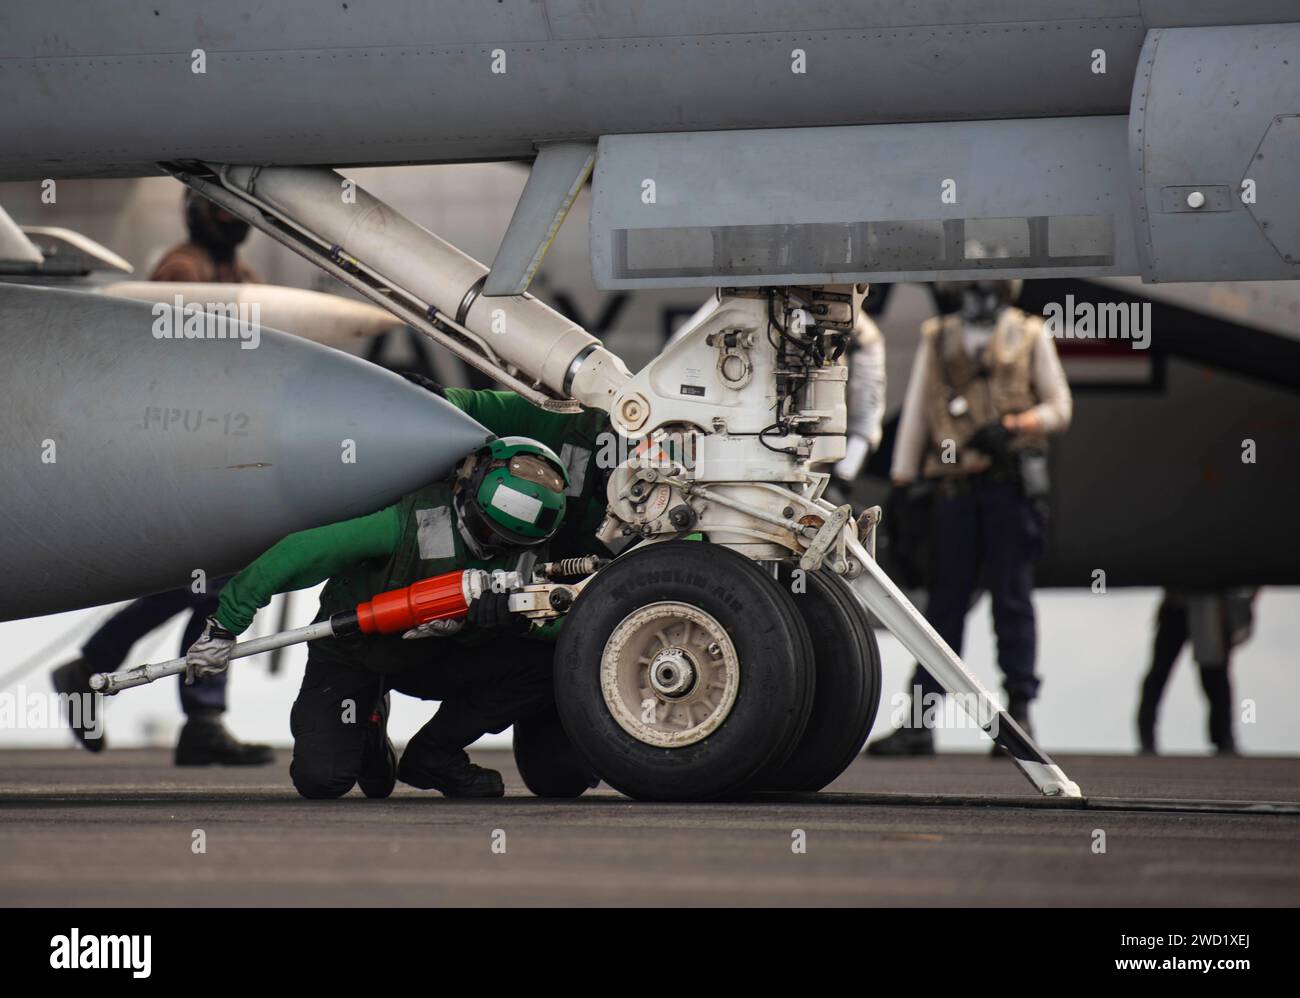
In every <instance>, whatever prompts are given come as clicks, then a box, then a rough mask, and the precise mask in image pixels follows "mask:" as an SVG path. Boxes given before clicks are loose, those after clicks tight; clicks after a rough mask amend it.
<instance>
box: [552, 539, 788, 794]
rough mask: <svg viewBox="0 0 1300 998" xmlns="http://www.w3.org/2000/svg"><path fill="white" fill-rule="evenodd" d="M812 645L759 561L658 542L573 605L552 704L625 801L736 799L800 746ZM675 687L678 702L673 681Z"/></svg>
mask: <svg viewBox="0 0 1300 998" xmlns="http://www.w3.org/2000/svg"><path fill="white" fill-rule="evenodd" d="M811 648H812V644H811V640H810V638H809V635H808V633H807V629H806V627H805V625H804V623H803V620H802V618H801V617H800V615H799V613H798V611H797V610H796V609H795V605H794V602H793V600H792V598H791V596H790V594H789V592H788V591H786V590H784V589H783V588H782V587H781V586H780V585H779V584H778V583H777V581H776V580H775V579H773V578H772V577H771V575H770V574H767V573H765V572H764V571H763V569H761V568H760V567H759V566H758V565H757V564H755V563H754V562H752V561H750V560H749V559H747V558H745V557H743V556H741V555H739V554H736V553H735V552H734V551H731V550H729V549H727V548H724V547H721V546H719V545H715V544H708V543H703V542H696V541H669V542H666V543H662V544H654V545H650V546H649V547H646V548H642V549H639V550H636V551H633V552H631V553H630V554H627V555H624V556H623V557H621V558H619V559H617V560H616V561H615V562H614V563H613V564H612V565H610V566H609V567H608V568H605V569H603V570H602V571H601V572H600V574H599V575H597V577H596V578H595V579H594V580H593V581H592V582H591V583H590V584H589V585H588V586H587V587H586V589H585V590H584V591H583V592H582V593H581V595H579V597H578V599H577V600H576V601H575V603H574V605H573V608H572V609H571V610H570V611H569V613H568V615H567V617H566V619H565V621H564V625H563V627H562V629H561V631H560V638H559V642H558V644H557V646H556V654H555V699H556V706H557V708H558V710H559V713H560V719H561V720H562V721H563V723H564V727H565V730H566V731H567V732H568V734H569V738H570V739H571V740H572V741H573V743H574V744H575V745H576V746H577V747H578V750H579V751H580V752H582V754H583V755H584V756H585V757H586V758H587V760H588V761H589V762H590V763H591V764H592V767H593V768H594V769H595V770H596V772H597V773H598V774H599V775H600V777H601V778H602V779H603V780H604V781H605V782H606V783H608V784H609V785H610V786H612V787H614V788H615V789H616V790H618V791H620V792H622V793H624V794H626V795H627V796H629V797H633V798H636V799H639V800H712V799H717V798H720V797H728V796H733V795H736V794H738V793H740V792H741V791H742V790H743V789H744V788H746V787H747V785H749V784H751V783H752V782H753V780H754V778H755V777H756V776H757V775H758V774H759V773H760V772H762V771H763V770H764V769H765V768H766V767H769V766H771V765H774V764H775V763H776V762H778V761H779V760H781V759H783V758H785V757H786V756H787V755H788V754H789V753H790V752H791V751H792V750H793V747H794V746H796V745H797V744H798V740H799V738H800V736H801V734H802V732H803V728H804V725H805V724H806V723H807V719H808V714H809V711H810V709H811V706H812V696H811V695H810V684H811V683H812V682H813V669H812V661H811ZM679 653H680V656H679ZM652 673H653V674H654V677H655V680H654V681H655V682H656V683H658V684H659V685H653V684H652V681H651V676H652ZM683 677H687V678H688V679H689V683H690V684H689V685H688V686H687V689H688V690H689V692H686V693H679V692H677V691H676V690H675V689H673V688H672V687H671V683H672V682H673V681H678V682H681V681H683ZM647 705H648V706H647ZM638 708H639V710H638ZM647 715H650V716H652V717H653V720H651V721H647V720H646V718H647ZM684 719H685V720H684Z"/></svg>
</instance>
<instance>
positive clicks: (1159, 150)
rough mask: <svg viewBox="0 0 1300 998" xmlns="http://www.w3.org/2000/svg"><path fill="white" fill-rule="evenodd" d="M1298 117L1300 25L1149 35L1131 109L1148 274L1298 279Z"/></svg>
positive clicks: (1142, 244) (1164, 277)
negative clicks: (1249, 188) (1250, 186)
mask: <svg viewBox="0 0 1300 998" xmlns="http://www.w3.org/2000/svg"><path fill="white" fill-rule="evenodd" d="M1297 113H1300V25H1296V24H1274V25H1267V26H1250V25H1246V26H1233V27H1213V28H1180V29H1170V30H1159V31H1152V32H1151V33H1150V34H1149V35H1148V36H1147V41H1146V45H1145V47H1144V49H1143V65H1142V68H1141V71H1140V73H1139V77H1138V85H1137V86H1136V87H1135V90H1134V97H1133V111H1132V113H1131V114H1130V129H1131V134H1130V143H1131V149H1132V166H1133V170H1134V174H1135V177H1134V179H1135V181H1136V182H1137V187H1136V191H1135V203H1136V206H1137V220H1138V224H1139V230H1138V231H1139V236H1140V238H1139V250H1140V253H1141V256H1142V263H1143V268H1142V277H1143V279H1144V280H1147V281H1157V280H1174V281H1200V280H1231V279H1233V278H1250V279H1256V280H1258V279H1269V278H1272V279H1282V280H1286V279H1295V278H1297V277H1300V247H1298V248H1297V249H1296V251H1295V252H1294V253H1290V254H1289V255H1290V256H1291V259H1289V260H1288V259H1287V258H1286V255H1287V246H1288V243H1287V240H1288V235H1287V233H1290V234H1295V235H1294V236H1293V238H1295V240H1296V242H1297V243H1300V233H1298V230H1297V229H1296V224H1297V223H1296V220H1297V218H1300V214H1297V210H1296V209H1297V205H1300V132H1296V131H1294V130H1293V129H1291V128H1289V127H1288V126H1289V124H1290V120H1291V119H1294V117H1295V115H1296V114H1297ZM1252 179H1253V180H1254V181H1255V184H1254V186H1255V190H1254V191H1253V198H1254V203H1253V204H1252V203H1243V188H1242V184H1243V182H1244V181H1246V180H1252ZM1198 192H1199V193H1201V194H1202V195H1203V196H1204V197H1205V198H1206V201H1205V203H1204V204H1203V205H1202V206H1201V207H1199V208H1197V207H1193V206H1191V205H1190V204H1189V203H1188V201H1187V198H1188V197H1189V196H1191V195H1193V194H1194V193H1198Z"/></svg>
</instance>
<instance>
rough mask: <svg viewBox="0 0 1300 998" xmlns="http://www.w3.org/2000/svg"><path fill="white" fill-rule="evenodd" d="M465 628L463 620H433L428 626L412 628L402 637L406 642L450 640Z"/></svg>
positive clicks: (422, 625)
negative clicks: (430, 639)
mask: <svg viewBox="0 0 1300 998" xmlns="http://www.w3.org/2000/svg"><path fill="white" fill-rule="evenodd" d="M464 626H465V621H464V620H463V619H459V620H458V619H456V618H454V617H453V618H451V619H449V620H431V621H429V622H428V623H427V624H421V625H420V626H419V627H412V628H411V629H410V630H409V631H407V632H406V633H405V634H403V635H402V640H404V641H414V640H418V639H419V638H449V637H451V636H452V635H453V634H456V633H458V632H459V631H460V630H461V629H462V628H463V627H464Z"/></svg>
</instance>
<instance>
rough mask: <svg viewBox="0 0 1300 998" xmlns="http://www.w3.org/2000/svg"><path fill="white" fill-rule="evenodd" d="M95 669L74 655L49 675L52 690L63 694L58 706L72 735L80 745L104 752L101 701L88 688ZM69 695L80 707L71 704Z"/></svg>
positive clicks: (92, 750)
mask: <svg viewBox="0 0 1300 998" xmlns="http://www.w3.org/2000/svg"><path fill="white" fill-rule="evenodd" d="M94 671H95V670H94V669H93V668H91V666H90V665H88V664H87V663H86V661H85V659H81V658H74V659H73V660H72V661H71V662H68V663H66V664H65V665H61V666H59V667H58V668H57V669H55V670H54V672H52V673H51V674H50V679H51V681H52V682H53V683H54V690H55V692H56V693H61V694H63V696H64V698H65V699H63V700H62V701H61V702H60V704H59V709H60V711H61V713H62V714H63V722H64V723H65V724H66V725H67V726H68V728H69V729H70V730H71V731H72V735H73V737H74V738H76V739H77V742H78V743H79V744H80V745H81V746H82V747H83V748H86V749H89V750H90V751H91V752H103V751H104V749H106V748H108V739H107V738H105V737H104V714H103V711H104V701H103V698H102V697H96V696H95V695H94V693H93V692H92V691H91V689H90V677H91V674H92V673H93V672H94ZM71 697H76V698H77V699H78V701H79V702H80V706H79V707H76V708H74V707H73V703H72V701H71V699H68V698H71Z"/></svg>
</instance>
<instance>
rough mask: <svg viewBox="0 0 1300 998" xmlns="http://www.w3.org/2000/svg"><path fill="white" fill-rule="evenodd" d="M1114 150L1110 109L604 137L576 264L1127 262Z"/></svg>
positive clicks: (613, 277)
mask: <svg viewBox="0 0 1300 998" xmlns="http://www.w3.org/2000/svg"><path fill="white" fill-rule="evenodd" d="M791 149H795V150H798V155H797V156H790V155H789V154H788V153H789V150H791ZM1127 156H1128V152H1127V119H1125V118H1123V117H1095V118H1052V119H1034V120H1019V121H978V122H937V123H924V124H906V125H864V126H861V127H857V128H824V129H798V130H788V131H786V130H775V129H765V130H760V131H743V132H741V131H736V132H707V133H706V132H693V133H689V134H677V135H619V136H606V137H605V138H603V139H601V142H600V154H599V157H598V160H597V167H596V175H595V183H594V187H593V199H592V212H591V255H592V269H593V273H594V275H595V278H596V281H597V285H598V286H600V287H605V288H631V287H664V286H674V285H678V286H680V285H697V286H701V287H706V286H713V285H717V284H728V285H763V284H819V283H826V282H831V283H837V282H838V283H844V282H850V281H860V280H864V279H866V278H867V277H868V276H870V278H871V279H872V280H880V281H900V280H903V281H910V280H934V279H936V278H938V277H941V276H945V277H950V278H953V279H956V278H962V277H970V276H979V275H981V274H984V275H986V274H989V273H991V272H994V271H997V272H1006V273H1013V274H1016V275H1020V276H1035V277H1048V276H1063V275H1071V274H1073V275H1078V274H1083V273H1090V274H1110V275H1118V274H1132V273H1135V272H1136V268H1137V259H1136V255H1135V253H1134V249H1133V242H1132V221H1131V218H1130V210H1131V209H1130V204H1129V199H1128V193H1127V190H1126V189H1125V187H1124V184H1123V183H1122V180H1121V178H1122V177H1123V175H1124V173H1125V170H1126V164H1127ZM846 164H847V165H849V166H848V168H846ZM647 181H652V182H653V184H654V191H653V194H654V202H653V203H647V202H646V199H645V198H646V195H645V192H646V191H647V188H646V186H645V185H646V183H647ZM948 181H951V182H952V183H953V185H954V186H953V187H952V188H951V197H952V198H955V202H954V203H949V202H948V201H946V200H945V198H944V192H945V184H946V183H947V182H948ZM801 192H808V193H807V194H806V195H804V194H803V193H801ZM972 241H973V242H975V243H978V244H980V246H981V248H983V249H984V250H986V251H988V252H992V253H994V258H993V259H978V258H977V257H976V256H975V250H974V248H972V247H969V246H968V245H967V244H968V243H969V242H972Z"/></svg>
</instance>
